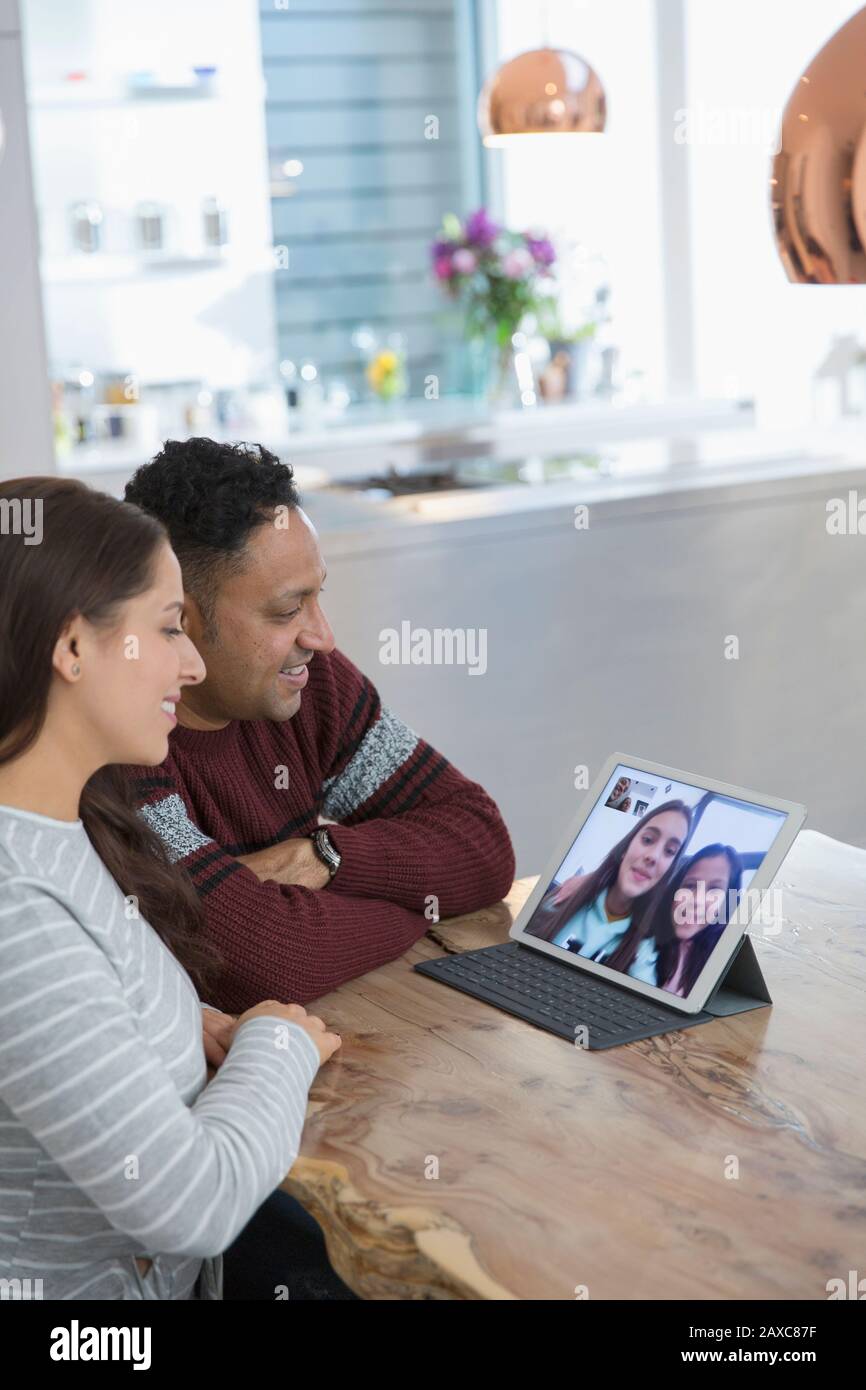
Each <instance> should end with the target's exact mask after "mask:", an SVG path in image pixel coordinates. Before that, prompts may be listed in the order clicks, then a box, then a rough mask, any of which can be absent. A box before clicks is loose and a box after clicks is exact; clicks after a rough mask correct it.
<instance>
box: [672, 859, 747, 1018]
mask: <svg viewBox="0 0 866 1390" xmlns="http://www.w3.org/2000/svg"><path fill="white" fill-rule="evenodd" d="M742 881H743V865H742V861H741V859H740V856H739V855H738V854H737V851H736V850H735V849H732V848H731V846H730V845H707V846H706V848H704V849H701V850H698V852H697V854H693V855H692V856H691V858H689V859H686V860H684V861H683V862H682V863H681V864H680V865H679V867H678V869H677V870H676V872H675V874H674V876H673V878H672V879H671V881H670V883H669V884H668V885H667V886H666V888H665V889H664V890H663V892H662V894H661V897H660V899H659V903H658V914H657V915H656V914H655V913H654V914H653V921H654V923H657V924H658V925H657V927H656V930H655V933H654V934H655V938H656V944H657V949H658V962H657V972H658V978H657V980H656V981H654V983H657V984H658V986H659V988H660V989H666V990H668V991H669V992H670V993H671V994H679V995H680V996H681V997H682V998H683V999H685V998H686V996H687V995H688V994H690V993H691V990H692V986H693V985H694V983H695V981H696V980H697V978H698V976H699V975H700V973H701V971H702V970H703V968H704V966H705V965H706V963H707V961H708V960H709V958H710V956H711V955H712V953H713V951H714V950H715V948H716V945H717V944H718V940H719V937H720V936H721V934H722V932H723V931H724V930H725V927H726V926H727V924H728V916H729V913H728V907H729V905H734V906H735V905H736V903H737V901H738V898H739V893H740V887H741V885H742Z"/></svg>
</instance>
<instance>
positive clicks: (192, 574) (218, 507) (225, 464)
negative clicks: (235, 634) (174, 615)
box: [124, 439, 301, 635]
mask: <svg viewBox="0 0 866 1390" xmlns="http://www.w3.org/2000/svg"><path fill="white" fill-rule="evenodd" d="M124 500H125V501H126V502H133V503H135V505H136V506H137V507H140V508H141V510H142V511H144V512H149V513H150V515H151V516H155V517H157V518H158V519H159V520H160V521H161V522H162V524H163V526H164V527H165V528H166V530H167V531H168V535H169V540H170V541H171V544H172V548H173V550H174V552H175V554H176V555H177V558H178V560H179V561H180V567H181V570H182V572H183V582H184V588H185V589H186V591H187V592H188V593H190V594H192V595H193V597H194V598H195V599H196V602H197V603H198V606H199V608H200V610H201V613H202V617H203V619H204V622H205V625H206V627H207V629H208V630H209V635H212V634H213V633H214V612H215V606H216V595H217V591H218V589H219V587H220V585H221V583H222V581H223V580H224V579H225V578H226V576H227V575H229V574H237V573H238V572H239V571H240V570H242V569H243V566H244V548H245V546H246V543H247V540H248V538H249V536H250V533H251V532H252V531H254V530H255V528H256V527H257V526H265V525H267V524H269V523H270V522H272V520H273V513H274V509H275V508H276V507H279V506H283V507H288V508H290V509H292V510H293V509H294V508H296V507H298V506H300V502H301V498H300V494H299V492H298V490H297V488H296V486H295V483H294V481H293V475H292V469H291V467H290V466H289V465H288V464H286V463H281V462H280V460H279V459H278V458H277V456H276V455H275V454H272V453H270V452H269V450H267V449H265V448H263V447H262V445H261V444H218V443H217V442H216V441H215V440H213V439H187V440H178V439H167V440H166V441H165V444H164V445H163V448H162V450H161V452H160V453H158V454H157V455H156V457H155V458H153V459H151V461H150V463H146V464H144V465H143V466H142V467H141V468H139V469H138V471H137V472H136V473H135V474H134V476H133V477H132V478H131V479H130V481H129V482H128V483H127V485H126V491H125V493H124Z"/></svg>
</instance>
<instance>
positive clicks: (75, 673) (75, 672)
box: [72, 661, 81, 676]
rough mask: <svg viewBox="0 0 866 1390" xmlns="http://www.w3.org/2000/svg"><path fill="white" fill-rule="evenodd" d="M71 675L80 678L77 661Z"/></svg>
mask: <svg viewBox="0 0 866 1390" xmlns="http://www.w3.org/2000/svg"><path fill="white" fill-rule="evenodd" d="M72 674H73V676H80V675H81V667H80V666H79V664H78V662H77V661H76V663H75V665H74V666H73V668H72Z"/></svg>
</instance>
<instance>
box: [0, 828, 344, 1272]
mask: <svg viewBox="0 0 866 1390" xmlns="http://www.w3.org/2000/svg"><path fill="white" fill-rule="evenodd" d="M201 1008H202V1006H201V1003H200V1001H199V999H198V996H197V994H196V991H195V989H194V987H193V984H192V981H191V980H190V978H189V976H188V975H187V973H186V972H185V971H184V970H183V968H182V967H181V966H180V964H179V963H178V962H177V961H176V960H175V958H174V956H172V954H171V952H170V951H169V950H168V949H167V947H166V946H165V945H164V944H163V942H162V941H161V940H160V938H159V936H158V935H157V933H156V932H155V931H154V930H153V928H152V927H151V926H150V925H149V924H148V923H147V922H145V921H144V920H143V919H142V918H141V917H138V916H136V915H135V905H134V902H132V900H127V899H125V898H124V896H123V894H122V892H121V890H120V888H119V887H118V885H117V884H116V883H115V881H114V879H113V878H111V876H110V875H109V873H108V871H107V870H106V868H105V866H104V865H103V863H102V861H101V860H100V859H99V857H98V855H97V854H96V851H95V850H94V848H93V846H92V845H91V843H90V840H89V838H88V836H87V832H86V830H85V829H84V826H83V824H82V822H81V821H80V820H79V821H74V822H68V821H56V820H51V819H49V818H47V817H45V816H38V815H33V814H30V813H28V812H24V811H18V810H14V809H12V808H10V807H5V806H0V1298H4V1297H5V1298H9V1297H12V1298H17V1297H27V1296H30V1297H42V1298H45V1299H78V1298H85V1299H188V1298H220V1297H221V1296H222V1258H221V1252H222V1251H223V1250H225V1249H226V1247H227V1246H228V1245H230V1244H231V1242H232V1241H233V1240H234V1238H235V1236H237V1235H238V1233H239V1232H240V1231H241V1230H242V1228H243V1227H244V1226H245V1225H246V1223H247V1221H248V1220H249V1219H250V1217H251V1216H252V1215H253V1212H254V1211H255V1210H256V1209H257V1208H258V1207H259V1206H260V1205H261V1203H262V1202H263V1201H264V1200H265V1199H266V1197H267V1196H268V1195H269V1194H270V1193H271V1192H272V1191H273V1190H274V1188H275V1187H277V1186H278V1184H279V1183H280V1182H281V1181H282V1179H283V1178H284V1176H285V1174H286V1173H287V1172H288V1171H289V1169H290V1168H291V1166H292V1164H293V1162H294V1160H295V1158H296V1157H297V1153H298V1146H299V1144H300V1138H301V1130H302V1127H303V1123H304V1114H305V1111H306V1101H307V1093H308V1091H309V1088H310V1085H311V1084H312V1081H313V1078H314V1076H315V1074H316V1071H317V1069H318V1065H319V1054H318V1049H317V1048H316V1045H315V1043H314V1042H313V1041H312V1039H311V1038H310V1037H309V1036H308V1035H307V1033H306V1032H305V1031H304V1029H303V1028H300V1027H299V1026H298V1025H297V1024H294V1023H286V1022H285V1021H283V1020H281V1019H279V1018H278V1017H277V1016H273V1017H271V1018H264V1017H263V1018H255V1019H250V1020H248V1022H246V1023H245V1024H243V1025H242V1026H241V1027H240V1028H239V1029H238V1030H237V1032H236V1033H235V1037H234V1041H233V1043H232V1047H231V1050H230V1051H229V1054H228V1056H227V1057H226V1060H225V1061H224V1062H223V1064H222V1066H221V1067H220V1069H219V1071H218V1072H217V1073H216V1076H215V1077H214V1079H213V1081H212V1082H211V1083H210V1084H208V1083H207V1071H206V1062H205V1055H204V1046H203V1042H202V1017H201ZM137 1256H138V1257H141V1258H145V1259H151V1260H152V1261H153V1265H152V1267H151V1269H150V1270H149V1271H148V1272H147V1274H146V1275H142V1274H141V1272H140V1271H139V1269H138V1267H137V1265H136V1262H135V1261H136V1257H137ZM28 1280H29V1281H30V1283H29V1284H27V1283H26V1281H28ZM40 1280H41V1285H40V1284H39V1283H37V1282H36V1281H40ZM4 1281H6V1282H4ZM17 1281H21V1282H20V1283H19V1282H17Z"/></svg>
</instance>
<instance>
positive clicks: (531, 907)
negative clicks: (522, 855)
mask: <svg viewBox="0 0 866 1390" xmlns="http://www.w3.org/2000/svg"><path fill="white" fill-rule="evenodd" d="M620 763H624V764H625V765H626V766H627V767H629V768H633V769H634V770H635V771H636V772H647V773H649V774H650V776H652V777H660V778H662V779H663V780H664V781H665V782H683V783H685V784H686V785H687V786H690V787H698V788H699V789H700V790H701V791H709V792H719V793H720V794H721V795H722V796H729V797H732V798H733V799H735V800H737V801H751V802H752V803H753V804H754V805H756V806H762V807H765V808H766V809H768V810H771V811H783V812H784V813H785V815H786V816H787V819H786V820H785V821H784V822H783V824H782V827H781V829H780V831H779V833H778V835H777V836H776V838H775V840H774V841H773V843H772V845H771V846H770V848H769V849H768V850H767V853H766V854H765V855H764V858H763V860H762V862H761V864H760V866H759V867H758V869H757V870H756V871H755V874H754V877H753V878H752V879H751V881H750V883H749V888H748V892H747V894H746V895H745V901H744V902H743V903H742V904H741V906H739V907H738V908H737V910H736V911H735V912H734V914H733V916H732V917H731V920H730V921H729V923H728V925H727V927H726V928H725V930H724V932H723V933H722V935H721V936H720V937H719V940H718V942H717V944H716V949H715V950H714V951H713V953H712V955H711V956H710V958H709V960H708V961H707V963H706V965H705V966H704V968H703V970H702V971H701V973H700V975H699V976H698V978H697V980H696V981H695V983H694V985H693V986H692V990H691V993H690V994H689V995H688V997H687V998H685V999H682V998H680V996H679V995H676V994H670V993H669V992H668V991H667V990H665V989H659V988H658V986H657V985H648V984H645V983H644V982H643V980H635V979H634V978H633V977H632V976H631V975H625V974H623V972H622V971H621V970H611V969H610V968H609V967H608V966H606V965H599V964H598V962H597V961H594V960H588V959H586V957H584V956H579V955H577V954H576V953H575V952H573V951H565V950H563V948H562V947H561V946H554V945H553V943H552V942H551V941H542V940H540V938H539V937H537V936H529V935H527V934H526V931H525V927H526V925H527V924H528V922H529V921H530V919H531V917H532V914H533V913H534V911H535V909H536V907H537V906H538V903H539V902H540V901H541V899H542V898H543V897H544V894H545V892H546V891H547V889H548V888H549V887H550V883H551V880H552V879H553V876H554V874H555V873H556V871H557V869H558V868H559V866H560V865H561V863H562V861H563V860H564V859H565V856H566V855H567V854H568V852H569V850H570V849H571V847H572V845H573V844H574V842H575V840H576V839H577V837H578V835H579V834H580V831H581V830H582V829H583V826H584V824H585V822H586V821H587V820H588V819H589V816H590V814H591V813H592V812H593V811H594V810H595V808H596V806H597V805H598V803H599V800H600V798H601V794H602V792H603V791H604V789H605V787H606V786H607V784H608V782H609V781H610V778H611V776H612V775H613V773H614V771H615V770H616V768H617V767H618V765H619V764H620ZM805 819H806V808H805V806H800V805H798V804H797V802H795V801H781V800H779V798H778V797H773V796H759V795H758V794H757V793H755V792H750V791H746V790H745V789H744V788H743V787H734V786H731V784H730V783H729V782H719V781H716V780H715V779H714V778H710V777H699V776H697V775H696V774H695V773H692V772H683V771H681V770H680V769H678V768H674V767H665V766H664V765H663V764H661V763H649V762H647V761H646V760H645V759H644V758H632V757H630V756H629V755H628V754H627V753H612V754H611V756H610V757H609V758H608V760H607V762H606V763H605V765H604V767H603V768H602V770H601V772H600V773H599V775H598V777H597V778H596V780H595V781H594V782H593V784H592V786H591V787H590V789H589V791H588V792H587V794H586V798H585V800H584V801H583V803H582V804H581V808H580V811H579V812H578V815H577V819H576V820H575V821H574V822H573V824H572V825H570V826H569V829H568V832H567V834H566V835H565V836H564V837H563V839H562V841H561V842H560V844H559V845H558V846H557V849H556V853H555V854H554V855H553V857H552V859H551V860H550V863H549V864H548V865H547V866H546V868H545V871H544V873H542V874H539V876H538V882H537V883H536V885H535V887H534V888H533V890H532V892H531V893H530V895H529V897H528V898H527V899H526V902H525V903H524V904H523V907H522V908H521V910H520V912H519V913H518V915H517V917H516V918H515V920H514V923H513V925H512V927H511V931H510V932H509V933H508V934H509V936H510V937H511V938H513V939H514V940H516V941H520V942H521V943H522V944H523V945H525V946H532V947H533V948H534V949H535V950H537V951H543V952H544V953H545V954H546V955H549V956H553V957H554V958H555V959H556V960H559V961H563V962H564V963H565V964H566V965H572V966H574V968H575V969H577V970H585V971H587V972H589V973H590V974H593V975H601V976H603V978H604V979H606V980H611V981H612V982H613V983H614V984H617V985H620V986H621V987H622V988H624V989H628V990H631V991H632V992H633V993H635V994H643V995H645V996H646V997H647V998H648V999H655V1000H657V1001H658V1003H660V1004H665V1005H667V1007H668V1008H669V1009H674V1010H675V1011H676V1012H678V1013H683V1014H698V1013H700V1012H701V1010H702V1009H703V1007H704V1004H705V1003H706V1002H707V1000H708V999H709V997H710V995H711V994H712V992H713V989H714V988H715V986H716V983H717V981H718V980H719V977H720V976H721V974H722V973H723V971H724V969H725V966H726V965H727V964H728V961H729V960H730V959H731V956H732V955H733V954H734V949H735V947H736V946H737V945H738V943H739V941H740V939H741V938H742V937H743V935H744V934H745V931H746V927H747V926H748V922H749V916H750V915H751V914H750V912H749V910H748V909H749V908H750V907H751V906H752V905H754V902H755V897H754V896H753V895H757V894H763V893H765V892H766V891H767V889H768V888H769V887H770V885H771V884H772V882H773V880H774V879H775V877H776V875H777V873H778V872H779V869H780V868H781V867H782V862H783V860H784V859H785V856H786V855H787V853H788V851H789V849H790V848H791V846H792V844H793V843H794V840H795V839H796V837H797V834H798V832H799V831H800V829H801V827H802V825H803V822H804V821H805Z"/></svg>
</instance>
